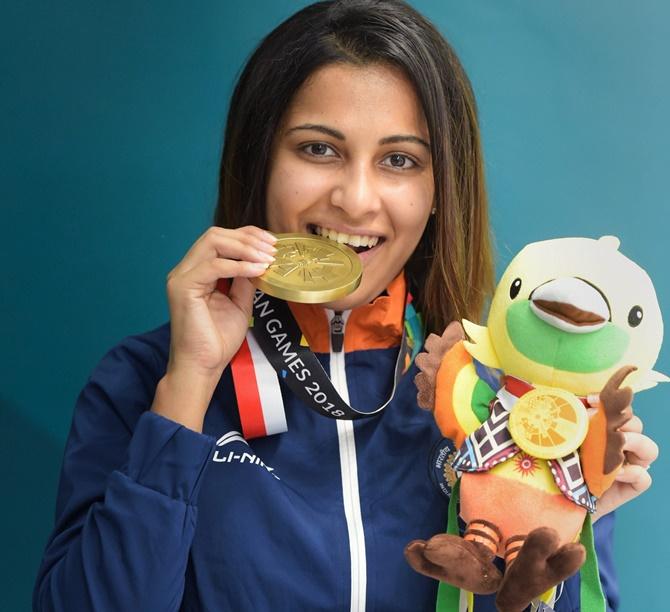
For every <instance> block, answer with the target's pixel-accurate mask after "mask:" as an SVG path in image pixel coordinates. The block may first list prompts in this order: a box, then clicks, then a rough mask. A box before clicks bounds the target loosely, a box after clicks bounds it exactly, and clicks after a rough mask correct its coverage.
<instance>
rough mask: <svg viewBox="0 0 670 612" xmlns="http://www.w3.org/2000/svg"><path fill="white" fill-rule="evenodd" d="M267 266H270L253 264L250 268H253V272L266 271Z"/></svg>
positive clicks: (267, 264)
mask: <svg viewBox="0 0 670 612" xmlns="http://www.w3.org/2000/svg"><path fill="white" fill-rule="evenodd" d="M269 265H270V264H269V263H258V262H254V263H252V264H251V267H252V268H254V269H255V270H267V269H268V267H269Z"/></svg>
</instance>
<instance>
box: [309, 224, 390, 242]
mask: <svg viewBox="0 0 670 612" xmlns="http://www.w3.org/2000/svg"><path fill="white" fill-rule="evenodd" d="M312 227H313V228H314V233H315V234H317V235H318V236H323V237H324V238H329V239H330V240H333V241H335V242H339V243H340V244H348V245H349V246H352V247H368V248H372V247H373V246H376V245H377V243H378V242H379V236H361V235H360V234H359V235H356V234H345V233H344V232H342V233H340V232H338V231H336V230H334V229H330V228H327V227H321V226H320V225H313V226H312Z"/></svg>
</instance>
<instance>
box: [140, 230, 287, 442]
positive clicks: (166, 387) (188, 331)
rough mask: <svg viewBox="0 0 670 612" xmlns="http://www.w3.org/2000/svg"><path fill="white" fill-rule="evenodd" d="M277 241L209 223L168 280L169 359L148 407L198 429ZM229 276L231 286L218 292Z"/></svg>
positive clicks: (244, 327) (263, 233)
mask: <svg viewBox="0 0 670 612" xmlns="http://www.w3.org/2000/svg"><path fill="white" fill-rule="evenodd" d="M275 241H276V238H274V236H272V234H269V233H268V232H266V231H264V230H262V229H260V228H258V227H254V226H247V227H242V228H239V229H234V230H230V229H224V228H221V227H210V228H209V229H208V230H207V231H206V232H205V233H204V234H203V235H202V236H200V238H198V240H196V242H195V243H194V244H193V246H192V247H191V248H190V249H189V251H188V253H186V255H185V256H184V258H183V259H182V260H181V261H180V262H179V264H178V265H177V266H176V267H175V268H174V269H173V270H171V271H170V273H169V274H168V277H167V294H168V302H169V308H170V357H169V360H168V366H167V372H166V374H165V377H164V378H163V379H161V381H160V383H159V385H158V388H157V390H156V397H155V398H154V404H153V406H152V410H153V411H154V412H157V413H159V414H162V415H163V416H166V417H168V418H171V419H173V420H175V421H177V422H180V423H182V424H184V425H186V426H188V427H190V428H192V429H195V430H197V431H201V430H202V421H203V419H204V415H205V412H206V411H207V406H208V405H209V402H210V400H211V396H212V394H213V392H214V389H215V388H216V384H217V383H218V380H219V378H220V377H221V373H222V372H223V370H224V369H225V367H226V366H227V365H228V363H229V362H230V360H231V359H232V357H233V355H235V353H236V352H237V350H238V349H239V347H240V345H241V344H242V341H243V340H244V336H245V334H246V331H247V328H248V325H249V317H250V316H251V307H252V300H253V295H254V287H253V285H252V284H251V283H250V282H249V280H248V279H249V278H251V277H255V276H260V275H261V274H263V272H265V270H266V269H267V267H268V265H269V264H270V263H271V262H272V261H273V259H274V257H273V255H274V253H275V252H276V249H275V248H274V246H273V244H274V242H275ZM220 278H232V279H233V281H232V284H231V287H230V291H229V292H228V293H227V294H225V293H221V292H220V291H218V290H217V288H216V287H217V282H218V280H219V279H220Z"/></svg>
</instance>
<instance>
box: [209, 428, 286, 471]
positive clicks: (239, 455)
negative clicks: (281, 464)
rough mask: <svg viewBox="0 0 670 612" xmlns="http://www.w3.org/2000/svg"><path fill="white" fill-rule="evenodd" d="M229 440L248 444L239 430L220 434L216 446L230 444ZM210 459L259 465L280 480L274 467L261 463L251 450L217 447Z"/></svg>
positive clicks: (217, 461) (220, 461) (219, 461)
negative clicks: (236, 450) (239, 450)
mask: <svg viewBox="0 0 670 612" xmlns="http://www.w3.org/2000/svg"><path fill="white" fill-rule="evenodd" d="M231 442H242V443H243V444H246V445H247V447H248V446H249V444H248V442H247V441H246V440H245V439H244V438H243V437H242V435H241V434H240V432H239V431H229V432H228V433H227V434H224V435H222V436H221V437H220V438H219V439H218V440H217V441H216V445H217V446H218V447H223V446H226V445H227V444H230V443H231ZM250 450H251V449H250ZM212 461H215V462H216V463H234V462H236V463H248V464H250V465H259V466H261V467H264V468H265V469H266V470H267V471H268V472H270V474H271V475H272V476H273V477H274V478H276V479H277V480H281V478H279V476H277V475H276V474H275V473H274V471H275V469H274V468H271V467H270V466H269V465H265V463H263V461H262V460H261V458H260V457H258V456H256V455H255V454H254V453H251V452H235V451H234V450H230V451H225V450H223V449H222V448H221V449H217V450H216V451H215V452H214V456H213V457H212Z"/></svg>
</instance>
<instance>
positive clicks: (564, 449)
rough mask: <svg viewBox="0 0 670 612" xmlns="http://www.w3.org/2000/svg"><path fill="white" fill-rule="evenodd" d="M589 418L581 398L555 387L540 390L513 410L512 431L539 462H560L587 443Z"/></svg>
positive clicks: (524, 399) (531, 394)
mask: <svg viewBox="0 0 670 612" xmlns="http://www.w3.org/2000/svg"><path fill="white" fill-rule="evenodd" d="M588 427H589V417H588V414H587V412H586V408H585V407H584V404H582V402H581V401H580V400H579V398H578V397H576V396H575V395H573V394H572V393H569V392H568V391H564V390H563V389H555V388H553V387H536V388H535V389H533V390H531V391H529V392H528V393H526V394H524V395H522V396H521V397H520V398H519V399H518V400H517V402H516V403H515V404H514V406H513V407H512V411H511V413H510V417H509V431H510V434H511V435H512V439H513V440H514V442H515V443H516V444H517V446H518V447H519V448H520V449H521V450H523V451H525V452H526V453H528V454H529V455H532V456H534V457H537V458H539V459H558V458H559V457H565V456H566V455H568V454H570V453H571V452H573V451H576V450H577V449H578V448H579V447H580V446H581V444H582V442H583V441H584V438H585V437H586V432H587V430H588Z"/></svg>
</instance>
